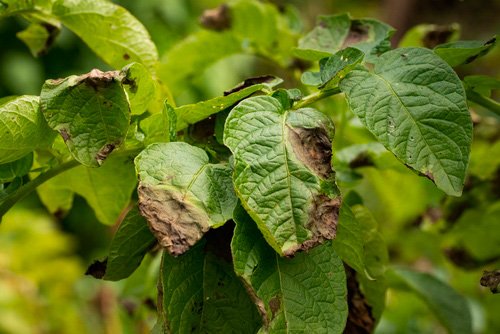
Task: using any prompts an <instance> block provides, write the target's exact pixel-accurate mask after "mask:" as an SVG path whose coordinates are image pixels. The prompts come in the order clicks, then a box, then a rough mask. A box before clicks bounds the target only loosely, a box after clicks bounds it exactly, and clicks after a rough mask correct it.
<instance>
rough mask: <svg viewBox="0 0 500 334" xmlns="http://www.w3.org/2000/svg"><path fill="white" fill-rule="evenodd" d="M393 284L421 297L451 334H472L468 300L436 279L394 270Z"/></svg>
mask: <svg viewBox="0 0 500 334" xmlns="http://www.w3.org/2000/svg"><path fill="white" fill-rule="evenodd" d="M392 276H394V277H392V279H393V282H392V284H395V283H394V280H397V283H396V284H398V283H402V284H404V286H406V287H407V288H408V289H410V290H412V291H413V292H414V293H415V294H417V295H418V296H420V297H421V298H422V299H423V300H424V301H425V302H426V303H427V305H428V306H429V308H430V309H431V310H432V312H433V313H434V314H435V315H436V316H437V317H438V318H439V320H440V321H441V322H442V324H443V325H444V326H445V327H446V328H447V329H448V330H449V331H450V333H451V334H460V333H464V334H469V333H472V319H471V314H470V310H469V306H468V303H467V300H466V299H465V298H464V297H463V296H461V295H460V294H458V293H457V292H456V291H455V290H453V289H452V288H451V287H450V286H449V285H447V284H445V283H443V282H442V281H440V280H438V279H436V278H435V277H433V276H431V275H429V274H425V273H419V272H415V271H411V270H407V269H400V268H397V269H394V270H393V275H392Z"/></svg>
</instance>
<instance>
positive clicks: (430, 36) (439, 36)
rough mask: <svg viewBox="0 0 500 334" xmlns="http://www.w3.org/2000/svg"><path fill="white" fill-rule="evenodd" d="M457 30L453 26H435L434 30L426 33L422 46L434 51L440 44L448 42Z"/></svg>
mask: <svg viewBox="0 0 500 334" xmlns="http://www.w3.org/2000/svg"><path fill="white" fill-rule="evenodd" d="M455 31H456V29H455V28H454V27H453V26H452V25H440V26H435V27H434V29H432V30H429V31H428V32H426V33H425V35H424V37H423V38H422V44H423V45H424V46H425V47H426V48H429V49H434V48H435V47H436V46H438V45H439V44H443V43H446V42H448V39H449V38H450V37H451V35H453V33H454V32H455Z"/></svg>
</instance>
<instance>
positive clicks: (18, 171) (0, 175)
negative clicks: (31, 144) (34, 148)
mask: <svg viewBox="0 0 500 334" xmlns="http://www.w3.org/2000/svg"><path fill="white" fill-rule="evenodd" d="M32 165H33V153H28V154H26V155H25V156H24V157H22V158H21V159H18V160H15V161H11V162H8V163H5V164H0V184H2V183H5V182H10V181H12V180H14V179H15V178H16V177H21V176H24V175H26V174H28V172H29V171H30V169H31V166H32Z"/></svg>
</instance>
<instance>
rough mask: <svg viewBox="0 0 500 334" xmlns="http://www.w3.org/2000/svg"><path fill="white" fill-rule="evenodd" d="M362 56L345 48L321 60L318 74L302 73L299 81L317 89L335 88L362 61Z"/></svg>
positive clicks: (351, 49)
mask: <svg viewBox="0 0 500 334" xmlns="http://www.w3.org/2000/svg"><path fill="white" fill-rule="evenodd" d="M364 56H365V54H364V53H363V52H361V51H359V50H358V49H354V48H345V49H343V50H340V51H338V52H336V53H335V54H334V55H333V56H331V57H327V58H323V59H321V60H320V61H319V68H320V70H319V73H311V72H304V73H303V74H302V79H301V80H302V82H303V83H305V84H312V85H314V86H319V88H329V87H336V86H337V85H338V83H339V81H340V80H341V79H343V78H344V76H345V75H346V74H347V73H349V71H351V70H352V69H353V68H354V67H355V66H356V65H357V64H359V63H360V62H361V61H362V60H363V58H364ZM313 78H314V79H313ZM304 80H305V81H304Z"/></svg>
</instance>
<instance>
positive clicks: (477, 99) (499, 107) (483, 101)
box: [467, 90, 500, 116]
mask: <svg viewBox="0 0 500 334" xmlns="http://www.w3.org/2000/svg"><path fill="white" fill-rule="evenodd" d="M467 98H468V99H469V100H470V101H472V102H474V103H477V104H479V105H480V106H482V107H485V108H486V109H488V110H490V111H492V112H494V113H495V114H497V115H499V116H500V103H498V102H497V101H495V100H493V99H490V98H489V97H486V96H483V95H481V94H479V93H476V92H474V91H472V90H468V91H467Z"/></svg>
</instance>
